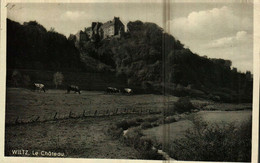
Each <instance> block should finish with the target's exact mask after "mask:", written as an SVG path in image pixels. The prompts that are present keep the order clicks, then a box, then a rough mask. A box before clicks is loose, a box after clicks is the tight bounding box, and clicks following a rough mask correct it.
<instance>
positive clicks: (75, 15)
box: [61, 11, 86, 20]
mask: <svg viewBox="0 0 260 163" xmlns="http://www.w3.org/2000/svg"><path fill="white" fill-rule="evenodd" d="M85 15H86V13H85V12H84V11H66V12H65V13H64V14H62V15H61V19H63V20H67V19H69V20H77V19H79V18H82V17H85Z"/></svg>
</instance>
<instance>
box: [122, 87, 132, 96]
mask: <svg viewBox="0 0 260 163" xmlns="http://www.w3.org/2000/svg"><path fill="white" fill-rule="evenodd" d="M122 92H123V93H124V94H128V95H131V94H132V93H133V90H132V89H130V88H124V89H123V91H122Z"/></svg>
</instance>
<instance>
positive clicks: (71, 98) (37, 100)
mask: <svg viewBox="0 0 260 163" xmlns="http://www.w3.org/2000/svg"><path fill="white" fill-rule="evenodd" d="M177 99H178V98H177V97H174V96H171V97H169V98H167V99H166V98H164V97H163V96H162V95H153V94H145V95H132V96H128V95H122V94H112V95H111V94H105V93H104V92H101V91H100V92H98V91H82V93H81V94H77V93H76V94H75V93H70V94H67V93H66V90H48V91H47V92H46V93H44V92H37V91H36V92H34V91H31V90H28V89H24V88H7V94H6V101H7V102H6V123H13V122H14V121H15V120H16V118H17V117H18V116H19V119H21V120H30V119H32V118H35V117H37V116H40V120H44V119H50V118H51V117H53V116H54V115H55V113H56V112H57V113H58V114H57V116H58V117H65V116H68V115H69V113H70V111H71V112H72V113H73V114H75V115H79V114H82V113H83V111H84V110H85V112H86V114H88V113H89V114H94V112H95V111H96V110H97V111H98V113H100V114H104V113H106V112H107V110H108V111H114V110H116V109H118V110H119V111H124V110H125V109H133V108H135V109H136V110H138V109H143V110H147V109H151V110H155V111H156V110H162V108H163V107H164V105H165V103H164V102H170V103H171V102H174V101H176V100H177Z"/></svg>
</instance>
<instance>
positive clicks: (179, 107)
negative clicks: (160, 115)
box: [164, 97, 196, 116]
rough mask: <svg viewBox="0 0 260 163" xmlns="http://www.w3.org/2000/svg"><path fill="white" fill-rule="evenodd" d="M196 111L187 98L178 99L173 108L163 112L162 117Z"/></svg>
mask: <svg viewBox="0 0 260 163" xmlns="http://www.w3.org/2000/svg"><path fill="white" fill-rule="evenodd" d="M193 109H196V108H195V107H194V106H193V105H192V103H191V102H190V100H189V98H188V97H180V98H179V99H178V101H177V102H175V103H174V104H173V106H169V107H168V108H166V109H165V110H164V116H172V115H175V114H176V113H179V114H180V113H184V112H190V111H191V110H193Z"/></svg>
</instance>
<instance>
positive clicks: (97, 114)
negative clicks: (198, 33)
mask: <svg viewBox="0 0 260 163" xmlns="http://www.w3.org/2000/svg"><path fill="white" fill-rule="evenodd" d="M178 99H179V98H178V97H175V96H171V95H170V96H163V95H158V94H134V95H124V94H120V93H118V94H107V93H105V92H104V91H88V90H83V91H82V92H81V94H78V93H74V92H71V93H69V94H68V93H66V90H62V89H49V90H47V91H46V92H45V93H44V92H38V91H32V90H30V89H26V88H7V90H6V111H5V114H6V118H5V121H6V128H5V155H7V156H13V155H14V154H12V150H14V149H27V150H29V151H32V150H36V151H37V150H38V151H41V150H44V151H53V152H63V153H65V156H64V157H81V158H118V159H120V158H122V159H126V158H129V159H149V157H150V156H151V155H154V153H152V154H150V153H148V154H147V153H145V154H143V153H142V152H141V153H140V150H138V149H136V148H134V147H133V146H131V145H129V144H127V143H125V141H122V136H120V135H122V131H123V130H122V129H119V128H120V127H119V128H118V129H119V130H118V129H116V130H111V127H113V126H114V125H115V124H119V125H125V122H126V123H127V125H128V127H129V129H131V127H134V126H140V129H141V132H142V134H141V135H143V136H145V137H148V138H151V139H152V140H154V141H156V142H159V144H162V143H161V142H162V141H163V142H171V141H172V140H174V139H175V138H182V137H183V136H184V133H185V132H186V130H187V129H189V128H190V127H192V126H193V124H192V122H191V121H190V120H189V119H188V117H189V116H190V115H194V114H199V115H202V116H204V117H205V119H206V118H207V117H211V118H210V119H212V117H215V119H230V117H232V115H235V117H237V118H234V117H233V119H237V120H239V119H241V118H243V117H250V115H251V111H241V110H242V109H248V108H249V106H250V104H239V105H238V104H223V103H215V102H212V101H208V100H202V99H191V103H192V104H193V105H194V106H195V107H196V108H199V109H200V110H201V111H199V112H195V113H191V114H187V113H184V114H180V115H176V117H177V118H175V117H173V119H172V117H165V116H163V114H161V113H163V110H164V108H166V107H172V106H173V104H174V103H176V101H178ZM212 108H214V109H212ZM226 109H227V110H234V111H230V112H226V111H220V110H226ZM209 110H217V111H209ZM235 110H240V111H235ZM115 112H117V113H118V114H113V113H115ZM110 113H111V114H110ZM132 113H134V114H132ZM152 113H153V114H152ZM220 113H223V114H220ZM224 113H227V114H224ZM233 113H234V114H233ZM244 113H245V114H244ZM82 114H84V115H87V116H82ZM88 115H89V116H88ZM37 117H39V118H38V119H37ZM178 117H180V118H178ZM35 119H37V121H34V122H32V120H35ZM17 122H19V123H17ZM21 122H24V123H21ZM122 122H123V123H122ZM166 122H167V123H168V124H164V123H166ZM173 122H174V123H173ZM122 127H123V126H122ZM128 127H127V128H128ZM123 128H124V127H123ZM146 128H149V129H146ZM111 131H112V132H114V131H116V132H118V131H119V133H118V134H119V135H118V136H119V137H116V138H114V137H113V136H111V135H113V134H114V133H112V134H111ZM165 138H166V139H165ZM172 138H174V139H172ZM140 140H141V141H140V142H139V143H141V145H140V146H139V147H140V148H142V147H143V145H142V143H144V142H142V141H143V138H141V137H140ZM145 141H146V140H145ZM143 150H145V149H143ZM14 156H17V155H14ZM156 159H157V158H156Z"/></svg>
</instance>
